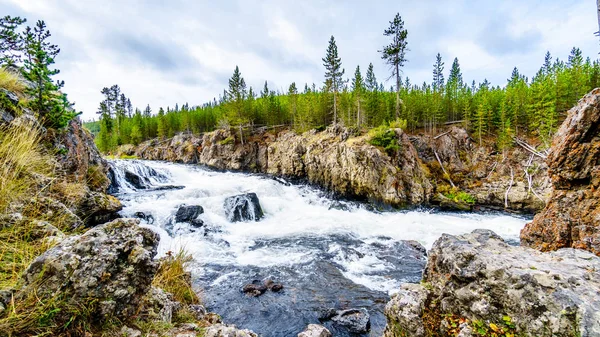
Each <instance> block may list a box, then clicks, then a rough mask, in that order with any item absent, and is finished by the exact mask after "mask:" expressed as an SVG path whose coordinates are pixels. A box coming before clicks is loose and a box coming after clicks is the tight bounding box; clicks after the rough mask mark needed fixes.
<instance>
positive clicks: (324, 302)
mask: <svg viewBox="0 0 600 337" xmlns="http://www.w3.org/2000/svg"><path fill="white" fill-rule="evenodd" d="M111 164H112V165H113V170H114V172H115V174H114V175H115V177H114V180H116V182H115V183H116V184H117V185H118V187H119V189H118V192H117V196H118V197H119V198H120V200H121V201H122V202H123V205H124V209H123V211H122V212H121V215H122V216H125V217H131V216H133V215H134V214H135V213H136V212H143V213H144V214H146V215H151V216H152V219H150V220H148V221H146V220H142V223H141V225H142V226H146V227H149V228H151V229H153V230H155V231H156V232H158V233H159V234H160V237H161V241H160V246H159V255H160V256H162V255H164V254H166V253H167V252H169V251H171V252H177V251H179V250H180V249H185V250H186V251H187V252H188V253H190V254H191V255H192V256H193V257H194V262H193V263H192V264H191V265H190V269H191V270H190V271H191V272H192V277H193V282H194V285H195V286H196V287H197V288H198V289H201V298H202V299H203V302H204V304H205V306H206V307H207V309H208V310H210V311H214V312H216V313H218V314H220V315H221V316H222V318H223V320H224V321H225V322H227V323H232V324H236V325H237V326H238V327H240V328H248V329H251V330H253V331H255V332H257V333H259V334H260V335H261V336H265V337H278V336H296V334H298V332H300V331H302V330H303V329H304V328H305V327H306V325H308V324H310V323H317V324H319V323H320V324H323V325H325V326H327V327H328V328H329V329H330V330H331V331H332V333H333V334H334V336H381V335H382V332H383V329H384V327H385V317H384V315H383V308H384V307H385V303H386V302H387V300H388V299H389V296H390V295H391V294H393V293H394V292H395V291H396V290H397V289H398V287H399V285H400V284H401V283H402V282H419V280H420V278H421V273H422V270H423V267H424V265H425V262H426V255H425V254H424V251H423V249H422V247H421V245H422V246H424V247H425V248H426V249H430V248H431V246H432V245H433V243H434V241H435V240H436V239H437V238H439V237H440V235H441V234H443V233H449V234H462V233H467V232H471V231H472V230H474V229H477V228H485V229H491V230H493V231H495V232H496V233H498V234H499V235H500V236H502V237H504V238H505V239H506V240H509V241H511V242H514V243H518V240H519V231H520V230H521V229H522V228H523V226H524V225H525V223H526V221H527V219H526V218H522V217H515V216H510V215H507V214H503V213H486V214H484V213H444V212H438V211H432V210H426V209H420V210H410V211H378V210H377V207H376V206H373V205H369V204H364V203H357V202H352V201H347V200H339V199H336V198H332V197H331V195H330V194H328V193H325V192H323V191H322V190H320V189H318V188H315V187H312V186H309V185H305V184H292V183H289V182H287V181H286V180H284V179H280V178H272V177H268V176H264V175H253V174H244V173H231V172H216V171H212V170H209V169H206V168H203V167H200V166H193V165H181V164H171V163H164V162H151V161H143V162H141V161H123V160H116V161H112V163H111ZM127 171H129V172H130V173H134V174H135V175H137V176H139V177H141V180H142V182H143V183H144V184H145V185H146V188H145V189H142V188H139V186H138V188H136V187H135V186H134V185H132V184H131V183H129V182H128V181H126V179H125V172H127ZM161 186H163V187H162V188H161ZM165 186H166V187H165ZM169 186H179V188H178V189H163V188H169ZM250 192H254V193H256V194H257V196H258V198H259V200H260V205H261V207H262V210H263V212H264V214H265V217H264V218H263V219H262V220H260V221H258V222H254V221H249V222H236V223H230V222H229V221H228V220H227V218H226V216H225V210H224V200H225V198H226V197H229V196H234V195H239V194H243V193H250ZM183 204H186V205H200V206H202V207H203V210H204V212H203V213H202V214H201V215H200V216H199V219H201V220H202V221H204V226H202V227H199V228H198V227H194V226H192V225H190V224H188V223H175V222H174V214H175V212H176V211H177V209H178V207H179V206H181V205H183ZM267 279H271V280H273V281H275V282H279V283H281V284H283V286H284V288H283V290H282V291H280V292H277V293H275V292H271V291H267V292H266V293H265V294H264V295H262V296H260V297H249V296H247V295H245V294H244V293H242V291H241V288H242V287H243V286H244V285H246V284H248V283H252V281H254V280H258V281H263V280H267ZM330 308H333V309H336V310H343V309H350V308H366V309H367V310H368V312H369V315H370V321H371V324H370V325H371V327H370V332H369V333H367V334H363V335H357V334H353V333H352V332H350V331H348V330H347V329H346V328H345V327H343V326H338V325H336V324H335V323H333V322H331V321H326V320H323V312H325V311H327V310H328V309H330ZM320 319H321V320H320Z"/></svg>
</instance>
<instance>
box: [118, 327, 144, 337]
mask: <svg viewBox="0 0 600 337" xmlns="http://www.w3.org/2000/svg"><path fill="white" fill-rule="evenodd" d="M121 336H123V337H141V336H142V332H141V331H139V330H136V329H132V328H130V327H127V326H124V327H123V328H121Z"/></svg>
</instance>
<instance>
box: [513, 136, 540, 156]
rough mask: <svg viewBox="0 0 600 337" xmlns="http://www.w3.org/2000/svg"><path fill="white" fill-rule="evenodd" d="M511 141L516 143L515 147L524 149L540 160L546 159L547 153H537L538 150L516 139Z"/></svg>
mask: <svg viewBox="0 0 600 337" xmlns="http://www.w3.org/2000/svg"><path fill="white" fill-rule="evenodd" d="M513 140H514V141H515V143H517V145H519V146H520V147H522V148H524V149H525V150H527V151H529V152H530V153H532V154H534V155H536V156H538V157H540V158H542V159H544V160H545V159H546V158H548V151H544V152H539V151H538V150H536V149H535V148H534V147H533V146H531V145H529V144H527V142H525V141H523V140H521V139H519V138H517V137H513Z"/></svg>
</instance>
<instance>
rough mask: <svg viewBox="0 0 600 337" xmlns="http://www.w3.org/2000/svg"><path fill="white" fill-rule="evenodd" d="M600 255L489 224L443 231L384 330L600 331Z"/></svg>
mask: <svg viewBox="0 0 600 337" xmlns="http://www.w3.org/2000/svg"><path fill="white" fill-rule="evenodd" d="M598 294H600V257H597V256H595V255H594V254H592V253H590V252H586V251H584V250H579V249H572V248H565V249H560V250H558V251H555V252H549V253H542V252H539V251H537V250H534V249H531V248H527V247H518V246H517V247H515V246H510V245H508V244H507V243H505V242H504V241H503V240H502V239H501V238H500V237H499V236H498V235H496V234H495V233H494V232H492V231H489V230H475V231H473V232H472V233H471V234H465V235H461V236H453V235H448V234H444V235H443V236H442V237H441V238H440V239H438V240H437V241H436V242H435V243H434V245H433V248H432V249H431V251H430V253H429V260H428V262H427V267H426V268H425V272H424V275H423V282H422V284H405V285H403V286H402V288H401V290H400V292H398V293H397V294H395V295H393V296H392V299H391V301H390V302H389V303H388V304H387V306H386V309H385V313H386V316H387V319H388V326H387V328H386V331H385V334H384V336H385V337H400V336H430V335H435V336H457V335H460V336H473V334H469V331H477V330H478V329H482V330H485V331H488V332H495V333H497V334H498V333H499V331H503V334H504V335H509V334H511V335H514V336H539V337H545V336H548V337H549V336H559V337H562V336H564V337H567V336H599V335H600V297H599V296H598Z"/></svg>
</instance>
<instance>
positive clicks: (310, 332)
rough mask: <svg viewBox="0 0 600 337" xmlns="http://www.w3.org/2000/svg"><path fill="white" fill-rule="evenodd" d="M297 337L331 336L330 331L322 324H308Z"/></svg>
mask: <svg viewBox="0 0 600 337" xmlns="http://www.w3.org/2000/svg"><path fill="white" fill-rule="evenodd" d="M298 337H331V332H329V330H327V328H325V327H324V326H322V325H318V324H309V325H308V326H307V327H306V329H304V331H302V332H301V333H299V334H298Z"/></svg>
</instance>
